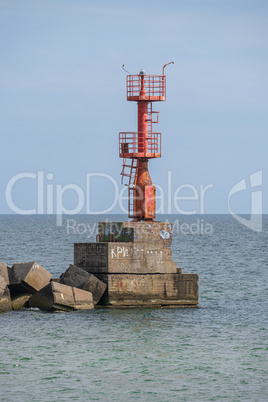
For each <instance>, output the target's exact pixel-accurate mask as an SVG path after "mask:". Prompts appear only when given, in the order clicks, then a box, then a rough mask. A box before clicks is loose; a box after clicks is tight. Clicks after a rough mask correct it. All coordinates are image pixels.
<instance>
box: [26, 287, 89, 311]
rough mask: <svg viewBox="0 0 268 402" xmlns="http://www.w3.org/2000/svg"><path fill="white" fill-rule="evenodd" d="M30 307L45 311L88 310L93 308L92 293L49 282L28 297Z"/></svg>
mask: <svg viewBox="0 0 268 402" xmlns="http://www.w3.org/2000/svg"><path fill="white" fill-rule="evenodd" d="M29 306H30V307H38V308H40V310H45V311H55V310H61V311H72V310H90V309H93V308H94V304H93V296H92V293H90V292H88V291H85V290H82V289H78V288H74V287H71V286H67V285H63V284H60V283H57V282H50V283H49V284H48V285H47V286H45V287H44V288H43V289H41V290H40V291H39V292H36V293H35V294H33V295H32V296H31V298H30V299H29Z"/></svg>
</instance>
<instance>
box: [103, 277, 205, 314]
mask: <svg viewBox="0 0 268 402" xmlns="http://www.w3.org/2000/svg"><path fill="white" fill-rule="evenodd" d="M97 276H98V278H100V279H101V280H103V281H104V282H105V283H107V292H106V295H105V296H106V298H105V300H106V303H107V304H110V305H113V306H115V307H116V306H117V307H119V306H154V305H158V306H159V305H160V306H169V305H172V306H178V307H179V306H196V305H197V304H198V275H197V274H146V275H133V274H121V275H119V274H116V275H115V274H106V275H104V274H99V275H97Z"/></svg>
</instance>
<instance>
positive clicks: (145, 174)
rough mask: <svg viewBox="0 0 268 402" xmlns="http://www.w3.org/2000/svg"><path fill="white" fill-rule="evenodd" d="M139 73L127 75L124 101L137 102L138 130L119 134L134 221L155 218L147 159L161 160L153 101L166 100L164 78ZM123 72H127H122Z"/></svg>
mask: <svg viewBox="0 0 268 402" xmlns="http://www.w3.org/2000/svg"><path fill="white" fill-rule="evenodd" d="M169 64H174V62H173V61H172V62H170V63H167V64H165V65H164V66H163V74H162V75H146V74H145V72H144V70H141V72H140V74H136V75H131V74H130V75H128V76H127V100H128V101H135V102H137V106H138V131H136V132H134V131H132V132H120V133H119V156H120V158H123V159H124V161H123V167H122V172H121V175H122V182H123V178H124V177H127V178H128V184H127V185H128V190H129V191H128V216H129V218H133V219H134V220H135V221H152V220H153V219H154V218H155V189H156V188H155V186H153V184H152V180H151V177H150V174H149V170H148V160H149V159H153V158H160V157H161V133H157V132H154V131H153V124H155V123H158V122H159V112H158V111H154V110H152V109H153V108H152V102H159V101H165V100H166V76H165V75H164V70H165V67H166V66H167V65H169ZM123 67H124V65H123V66H122V68H123ZM125 71H126V70H125Z"/></svg>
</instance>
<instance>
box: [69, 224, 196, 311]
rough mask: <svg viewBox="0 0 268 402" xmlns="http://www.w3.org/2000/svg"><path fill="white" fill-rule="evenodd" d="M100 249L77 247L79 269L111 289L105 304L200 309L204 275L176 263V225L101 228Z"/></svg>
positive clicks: (87, 246)
mask: <svg viewBox="0 0 268 402" xmlns="http://www.w3.org/2000/svg"><path fill="white" fill-rule="evenodd" d="M98 232H99V235H98V236H97V237H98V240H100V241H99V242H97V243H76V244H75V245H74V264H75V265H76V266H78V267H80V268H82V269H83V270H85V271H87V272H89V273H93V274H94V275H95V276H96V277H97V278H99V279H100V280H102V281H103V282H104V283H105V284H106V285H107V289H106V292H105V294H104V296H103V297H102V299H101V300H100V304H102V305H109V306H114V307H138V306H146V307H147V306H173V307H186V306H187V307H194V306H197V304H198V275H197V274H183V273H182V269H181V268H178V267H177V263H176V262H174V261H172V252H171V244H172V225H171V224H170V223H165V222H150V223H148V222H112V223H106V222H100V223H99V231H98Z"/></svg>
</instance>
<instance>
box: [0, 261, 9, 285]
mask: <svg viewBox="0 0 268 402" xmlns="http://www.w3.org/2000/svg"><path fill="white" fill-rule="evenodd" d="M0 276H2V277H3V278H4V279H5V281H6V284H7V285H9V277H8V268H7V264H6V263H5V262H0Z"/></svg>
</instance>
